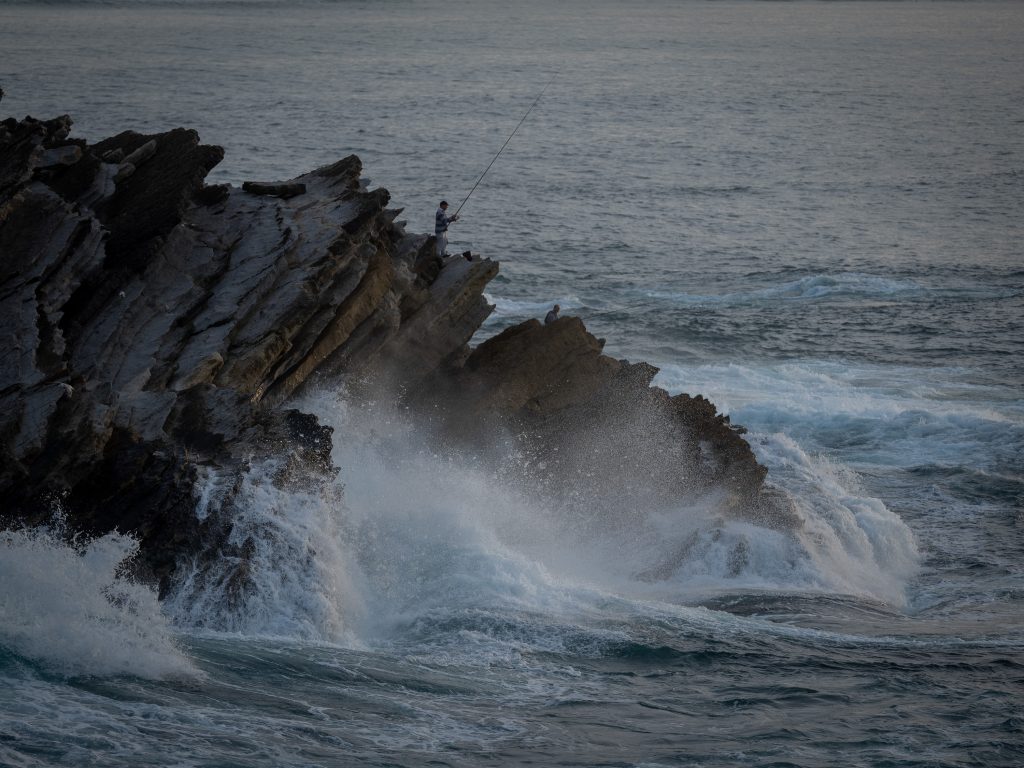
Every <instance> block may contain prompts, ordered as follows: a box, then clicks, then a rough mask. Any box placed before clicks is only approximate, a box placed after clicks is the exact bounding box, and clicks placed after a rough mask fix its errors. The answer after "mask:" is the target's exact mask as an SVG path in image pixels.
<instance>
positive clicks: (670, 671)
mask: <svg viewBox="0 0 1024 768" xmlns="http://www.w3.org/2000/svg"><path fill="white" fill-rule="evenodd" d="M0 51H2V52H3V54H2V55H0V85H2V86H3V88H4V90H5V91H6V92H7V95H6V96H5V98H4V101H3V102H2V103H0V106H2V107H3V112H4V114H5V116H6V115H8V114H14V115H17V116H22V115H24V114H32V115H34V116H37V117H50V116H53V115H56V114H60V113H65V112H67V113H70V114H71V115H72V116H73V117H74V118H75V120H76V132H77V135H79V136H82V137H85V138H88V139H90V140H99V139H101V138H103V137H105V136H107V135H111V134H113V133H116V132H119V131H121V130H124V129H126V128H134V129H136V130H139V131H144V132H149V131H159V130H167V129H169V128H172V127H175V126H178V125H185V126H188V127H194V128H196V129H197V130H198V131H199V132H200V134H201V136H202V137H203V139H204V140H205V141H207V142H209V143H216V144H221V145H223V146H224V147H225V149H226V158H225V160H224V162H223V163H222V165H221V166H220V167H219V168H217V169H215V170H214V172H213V174H212V176H211V178H212V180H214V181H230V182H234V183H240V182H241V181H244V180H247V179H260V180H276V179H281V178H287V177H290V176H294V175H298V174H299V173H301V172H303V171H306V170H308V169H310V168H312V167H315V166H317V165H321V164H324V163H327V162H331V161H333V160H336V159H338V158H339V157H341V156H344V155H346V154H348V153H351V152H355V153H357V154H359V155H360V156H361V157H362V159H363V161H364V167H365V172H366V174H367V176H369V177H370V178H371V179H372V180H373V183H374V184H376V185H381V186H385V187H387V188H388V189H390V190H391V192H392V196H393V201H394V204H395V205H396V206H400V207H404V208H405V212H404V214H403V216H402V218H405V219H407V220H408V227H409V229H410V230H412V231H429V229H430V222H431V216H432V215H433V211H434V209H435V207H436V204H437V201H438V200H439V199H440V198H441V197H445V198H447V199H449V200H451V201H453V202H454V203H455V204H456V205H458V204H460V203H461V202H462V200H463V198H464V196H465V195H466V193H467V192H468V191H469V189H470V188H471V187H472V185H473V183H474V182H475V181H476V179H477V177H478V176H479V174H480V172H481V171H482V170H483V168H484V167H485V166H486V165H487V163H488V162H489V161H490V160H491V158H492V157H493V155H494V153H495V152H496V151H497V150H498V148H499V147H500V146H501V144H502V142H504V141H505V139H506V138H507V137H508V135H509V133H511V131H512V129H513V128H514V127H515V125H516V123H517V122H518V121H519V119H520V118H521V117H522V115H523V114H524V113H525V112H526V110H527V109H528V108H529V106H530V104H531V103H532V102H533V100H534V99H535V98H536V97H537V95H538V94H539V93H540V92H541V90H542V89H543V88H544V86H545V85H547V84H548V83H549V82H550V86H549V87H548V89H547V91H546V92H545V94H544V96H543V97H542V98H541V100H540V101H539V102H538V104H537V107H536V108H535V109H534V111H533V112H532V113H531V114H530V117H529V119H528V120H527V121H526V122H525V123H524V124H523V126H522V128H521V129H520V130H519V132H518V133H517V135H516V137H515V139H514V140H513V141H512V142H511V143H510V144H509V146H508V148H507V149H506V150H505V152H504V153H503V154H502V155H501V157H500V158H499V160H498V162H497V163H495V165H494V167H493V168H492V170H491V171H490V173H489V174H488V175H487V177H486V178H485V179H484V181H483V183H481V185H480V187H479V188H478V189H477V190H476V192H474V194H473V196H472V198H471V199H470V200H469V202H468V203H467V204H466V206H465V209H464V211H463V213H464V216H463V220H462V221H460V222H459V223H458V224H457V225H455V226H454V227H453V229H452V233H451V240H452V246H453V248H455V249H458V250H463V249H465V248H472V249H473V250H474V251H478V252H481V253H483V254H485V255H487V256H491V257H494V258H497V259H499V260H501V262H502V273H501V275H500V276H499V277H498V278H497V279H496V280H495V281H494V282H493V283H492V284H491V286H490V288H489V292H488V295H489V297H490V299H491V300H492V302H493V303H494V304H495V305H496V311H495V313H494V315H492V317H491V319H490V320H489V321H488V322H487V324H486V325H485V326H484V328H483V329H482V330H481V333H480V338H482V337H485V336H487V335H490V334H491V333H493V332H495V331H496V330H498V329H500V328H502V327H504V326H506V325H508V324H511V323H514V322H519V321H520V320H523V319H525V318H527V317H541V316H543V313H544V312H546V311H547V309H548V308H549V307H550V305H551V304H553V303H556V302H557V303H560V304H561V305H562V307H563V314H576V315H579V316H580V317H582V318H584V320H585V321H586V322H587V324H588V327H589V328H590V329H591V330H592V331H593V332H594V333H595V334H596V335H598V336H601V337H605V338H607V340H608V343H607V347H606V351H609V352H610V353H611V354H614V355H616V356H620V357H628V358H630V359H633V360H637V359H645V360H648V361H650V362H652V363H654V364H656V365H658V366H660V367H661V373H660V374H659V377H658V379H657V383H659V384H660V385H661V386H664V387H665V388H667V389H669V390H670V391H673V392H679V391H686V392H691V393H696V392H701V393H704V394H705V395H707V396H708V397H710V398H711V399H712V400H713V401H714V402H715V403H716V404H717V405H718V406H719V408H720V409H723V410H724V411H726V412H728V413H729V414H730V415H731V417H732V419H733V421H734V422H738V423H741V424H744V425H745V426H747V427H748V428H749V429H750V433H749V434H748V437H749V438H750V441H751V444H752V446H753V448H754V450H755V452H756V453H757V455H758V457H759V459H760V460H761V461H762V462H763V463H764V464H766V465H767V466H768V467H769V470H770V478H771V479H772V480H773V482H775V483H776V484H777V485H779V486H781V487H782V488H784V489H785V490H786V491H787V492H788V493H790V494H791V495H792V496H793V498H794V499H795V501H796V503H797V507H798V511H799V514H800V516H801V518H802V520H803V527H802V529H801V530H800V531H799V532H798V533H796V534H785V533H781V532H778V531H774V530H769V529H765V528H760V527H758V526H756V525H753V524H751V523H740V522H735V521H733V522H725V521H722V520H718V519H716V517H715V516H714V514H713V513H712V512H711V508H712V505H711V504H710V503H708V504H707V505H702V504H694V503H692V502H688V503H685V504H684V503H683V502H682V501H680V503H679V504H678V505H677V506H675V507H669V508H665V509H626V510H622V513H623V514H622V515H621V520H619V521H617V522H615V523H614V524H610V523H608V522H607V518H604V519H605V523H602V524H593V523H591V524H589V525H587V524H581V521H580V520H578V519H574V518H572V517H571V516H568V515H567V514H566V513H565V512H564V511H563V510H559V509H557V508H554V507H552V506H550V505H545V504H544V503H543V502H542V501H538V500H537V499H536V498H532V497H528V496H527V495H526V494H524V493H522V492H521V489H519V488H518V487H516V485H515V484H514V483H507V482H502V481H500V480H499V479H497V478H496V477H495V473H494V472H493V468H491V467H488V466H487V465H485V464H483V463H482V462H479V461H475V460H474V459H473V457H465V456H448V455H441V454H438V453H437V451H436V449H435V447H434V446H432V445H431V444H430V441H429V439H427V438H425V437H424V436H422V435H421V434H420V432H419V430H418V428H417V425H415V424H410V423H408V422H407V421H405V420H404V418H403V417H402V415H401V414H396V413H392V412H390V410H389V409H388V408H387V404H376V405H375V406H374V407H359V408H357V407H355V406H353V405H351V404H349V403H347V402H346V401H345V400H344V399H343V398H341V397H339V395H338V393H334V392H323V393H320V394H318V395H316V396H314V397H310V398H309V399H308V401H307V402H305V403H303V405H304V407H306V408H308V409H310V410H312V411H314V412H316V413H317V414H318V415H319V416H320V418H321V419H322V420H324V421H325V422H327V423H330V424H332V425H333V426H335V428H336V434H346V435H349V436H352V437H353V438H354V439H352V440H348V441H346V445H345V446H340V445H339V446H336V448H335V461H336V463H337V464H338V466H340V467H341V468H342V472H341V476H340V478H339V482H340V483H341V484H343V486H344V488H343V501H341V502H339V501H338V499H337V496H336V494H318V493H313V492H310V493H308V494H299V493H293V494H283V493H282V492H280V491H278V490H276V489H274V488H273V487H272V486H271V485H270V484H269V483H267V482H266V476H267V475H268V474H270V472H271V471H272V468H268V467H256V468H254V470H253V472H252V474H251V476H250V477H248V478H247V480H246V486H245V488H244V492H245V493H246V494H248V497H247V498H248V499H249V500H250V502H249V504H248V505H247V507H246V515H245V517H244V519H241V520H240V521H239V524H238V535H239V536H244V535H246V534H250V533H251V534H254V535H257V538H258V539H259V541H260V546H259V549H258V552H257V554H256V560H255V562H256V569H255V573H256V582H257V587H258V588H257V589H256V590H255V591H254V593H253V594H252V595H251V596H250V597H249V599H247V600H246V601H244V602H243V603H241V604H239V603H237V602H232V601H230V600H227V599H226V598H225V596H224V595H223V594H222V593H221V592H220V591H218V589H216V588H215V587H213V586H211V584H210V582H209V581H208V580H204V579H202V578H201V577H200V576H199V575H198V574H197V575H195V577H194V578H183V580H182V582H181V583H180V584H179V585H178V588H177V590H176V591H175V592H174V594H172V596H171V597H170V598H169V599H168V600H167V601H165V602H164V603H162V604H161V603H158V602H157V601H156V599H155V596H154V595H153V594H152V592H150V591H149V590H148V589H146V588H145V587H140V586H138V585H132V584H128V583H124V582H123V581H122V580H120V579H119V578H118V576H117V565H118V563H119V562H120V561H121V560H122V558H124V557H126V556H128V555H130V553H131V550H132V542H130V541H128V540H123V539H119V538H116V537H111V538H107V539H103V540H100V541H99V542H94V543H93V544H91V545H86V544H84V543H83V544H80V545H79V546H78V547H77V548H75V547H68V546H67V545H65V544H62V543H60V542H59V541H58V540H57V539H55V538H54V537H52V536H51V535H49V534H48V533H47V532H45V531H36V532H34V533H31V534H17V535H11V534H8V535H5V536H4V537H2V538H0V545H2V547H3V554H2V556H0V584H2V585H3V590H0V592H2V594H0V679H2V680H3V683H4V685H2V686H0V764H3V765H8V764H9V765H12V766H35V765H69V766H82V765H103V766H108V765H159V766H321V765H322V766H335V765H381V766H384V765H388V766H393V765H402V766H420V765H428V764H431V765H454V766H481V765H525V764H535V765H577V766H592V765H593V766H596V765H616V766H627V765H628V766H660V765H665V766H680V765H685V766H697V765H701V766H735V765H757V766H768V765H774V766H783V765H786V766H794V765H795V766H821V765H844V766H845V765H849V766H883V765H885V766H966V765H979V766H982V765H983V766H1016V765H1020V764H1021V763H1024V721H1022V719H1021V716H1020V714H1019V709H1020V701H1021V693H1022V691H1024V685H1022V683H1024V573H1022V566H1021V563H1022V558H1021V552H1022V549H1024V515H1022V511H1021V510H1022V507H1024V505H1022V500H1024V475H1022V471H1021V467H1022V466H1024V397H1022V392H1021V383H1022V380H1024V376H1022V374H1024V369H1022V362H1021V361H1022V359H1024V356H1022V352H1024V329H1022V318H1024V258H1022V246H1021V242H1022V234H1024V232H1022V229H1024V227H1022V224H1021V222H1022V221H1024V217H1022V216H1021V213H1022V211H1024V106H1022V105H1024V6H1021V5H1020V4H1017V3H988V2H945V3H874V2H855V3H853V2H852V3H840V2H836V3H807V2H793V3H760V2H706V3H705V2H700V3H698V2H668V1H667V0H658V1H654V0H652V1H651V2H638V3H629V4H626V3H612V2H589V3H584V2H582V0H572V1H570V2H566V3H562V4H559V5H557V6H556V7H553V8H552V7H549V6H548V5H547V4H543V3H532V2H526V3H516V4H509V3H491V2H473V3H470V2H462V3H459V2H452V3H444V4H442V3H439V2H434V1H433V0H428V1H426V2H388V3H381V2H336V3H332V2H323V3H313V2H300V3H285V2H273V1H268V2H244V1H243V2H229V3H218V2H203V1H202V0H194V1H193V2H178V3H173V2H168V3H151V2H135V3H132V2H114V3H13V4H3V5H0ZM28 61H33V62H37V63H36V64H34V65H32V66H29V65H27V62H28ZM207 482H208V483H210V484H211V487H215V485H216V482H217V478H209V479H208V480H207ZM680 553H682V554H680ZM666 562H669V563H671V567H670V568H668V569H667V570H665V571H664V572H665V574H666V578H665V579H664V580H657V581H650V580H648V579H647V578H644V577H643V574H645V573H647V572H649V571H650V569H651V568H652V567H656V566H664V564H665V563H666ZM663 570H664V569H663ZM184 571H185V572H186V573H187V569H184Z"/></svg>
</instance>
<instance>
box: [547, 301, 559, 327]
mask: <svg viewBox="0 0 1024 768" xmlns="http://www.w3.org/2000/svg"><path fill="white" fill-rule="evenodd" d="M561 309H562V308H561V307H560V306H558V305H557V304H555V306H553V307H552V308H551V311H550V312H548V313H547V315H545V316H544V325H551V324H552V323H553V322H555V320H557V319H558V312H559V310H561Z"/></svg>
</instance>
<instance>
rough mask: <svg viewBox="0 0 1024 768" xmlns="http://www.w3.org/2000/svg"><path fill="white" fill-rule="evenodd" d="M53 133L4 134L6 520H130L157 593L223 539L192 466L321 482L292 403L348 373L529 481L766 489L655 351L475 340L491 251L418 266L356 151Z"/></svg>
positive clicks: (87, 526) (0, 379)
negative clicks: (229, 154)
mask: <svg viewBox="0 0 1024 768" xmlns="http://www.w3.org/2000/svg"><path fill="white" fill-rule="evenodd" d="M70 128H71V121H70V119H69V118H68V117H66V116H64V117H60V118H57V119H54V120H47V121H38V120H33V119H31V118H26V119H25V120H22V121H17V120H13V119H10V120H6V121H4V122H3V123H2V124H0V328H2V331H0V334H2V335H0V359H2V360H3V364H2V366H0V457H2V465H0V493H2V494H3V498H4V499H5V505H4V510H3V511H2V512H0V514H2V515H3V516H4V521H6V523H7V524H13V523H28V524H34V523H38V522H41V521H43V520H45V519H47V518H48V517H49V516H50V515H51V514H52V513H53V511H54V509H55V507H60V508H62V509H63V510H64V511H65V513H66V515H67V517H68V520H69V523H70V524H71V526H72V528H73V529H76V530H82V531H85V532H87V533H89V534H97V533H103V532H106V531H109V530H112V529H114V528H117V529H119V530H121V531H122V532H129V533H133V534H135V535H137V536H138V537H139V538H140V540H141V542H142V552H143V561H144V562H143V565H144V570H145V571H146V572H147V573H150V574H152V575H153V576H155V577H156V578H158V579H159V580H161V583H162V584H163V585H164V586H166V584H167V583H168V579H169V577H170V576H171V575H172V573H173V571H174V568H175V565H176V562H178V560H179V558H180V557H181V556H182V555H196V554H197V553H200V552H214V551H216V549H217V547H218V546H220V547H224V546H227V545H226V543H225V542H226V540H227V539H226V536H227V532H228V531H230V526H231V520H230V511H229V510H230V505H226V506H224V507H223V509H224V510H226V511H225V512H224V513H223V514H221V515H218V516H205V517H203V519H200V517H201V516H200V515H197V514H196V509H197V506H198V505H199V504H200V499H199V498H198V496H197V493H198V492H197V490H196V489H197V479H198V478H199V477H201V476H202V475H203V473H204V472H206V471H208V470H209V469H211V468H215V469H216V470H217V471H218V472H220V473H221V474H226V475H227V476H230V475H231V473H233V472H234V473H241V472H243V471H244V469H245V467H246V466H248V465H249V464H250V463H251V462H252V461H254V460H258V459H260V458H267V457H274V458H276V459H279V460H280V461H281V466H282V470H281V474H280V478H279V481H280V482H281V483H288V482H306V481H307V480H309V479H316V478H323V477H329V476H330V475H331V474H332V473H333V472H335V471H336V470H335V468H334V467H332V466H331V459H330V447H331V439H332V435H331V434H330V430H329V429H327V428H324V427H321V426H320V425H319V424H318V423H317V422H316V419H315V418H313V417H312V416H309V415H307V414H303V413H300V412H299V411H297V410H295V409H294V408H291V407H289V401H290V399H291V398H292V397H293V395H295V394H296V393H298V392H300V391H301V390H303V388H305V387H308V386H310V385H311V384H312V383H314V382H320V383H327V384H334V383H335V382H338V381H340V380H342V379H346V380H348V381H355V380H359V381H361V382H364V383H366V385H367V386H370V387H383V386H385V384H386V385H387V386H388V388H389V389H388V391H392V392H395V393H404V394H403V395H402V396H404V397H405V398H406V399H407V400H408V401H409V403H410V404H413V405H417V406H419V407H421V408H422V409H423V411H424V412H425V413H433V414H440V415H439V416H437V418H439V419H440V423H439V427H440V428H442V429H443V430H445V431H446V432H447V433H448V434H450V435H451V436H452V438H453V439H456V440H464V441H469V442H473V441H479V440H480V439H481V431H482V430H481V427H484V428H494V429H502V430H506V431H507V432H509V433H510V434H512V435H513V436H514V439H515V440H516V441H518V442H519V443H520V444H521V445H522V446H524V448H525V449H527V450H530V451H532V452H534V453H536V454H538V455H546V456H548V458H549V461H548V462H545V465H546V466H547V467H549V470H548V471H547V472H546V474H545V476H544V478H539V480H538V481H539V482H540V483H541V485H544V484H547V485H550V486H551V487H554V486H555V485H556V484H557V483H556V482H555V480H556V479H558V478H560V479H561V480H566V479H567V478H578V479H579V480H580V481H581V482H582V479H583V478H584V477H585V476H593V475H594V473H595V471H596V472H597V473H598V474H599V475H600V476H602V477H606V478H613V477H614V478H615V480H616V481H626V488H627V489H628V490H629V492H630V493H631V494H633V495H634V496H637V495H640V496H648V495H651V494H671V493H677V492H680V491H685V492H689V493H699V492H703V491H706V490H707V489H709V488H711V487H712V486H714V487H720V488H724V489H726V490H727V492H728V495H729V497H730V501H729V502H728V503H727V504H726V506H727V507H730V508H734V509H740V508H753V506H756V504H755V503H754V502H757V501H758V499H760V498H761V497H762V496H763V494H762V492H761V488H762V481H763V479H764V470H763V468H761V467H760V466H758V464H757V462H756V461H755V459H754V457H753V454H752V453H751V452H750V449H749V446H747V444H746V443H745V442H744V441H743V439H742V438H741V437H740V436H739V433H738V431H737V430H734V429H732V428H731V427H730V425H729V424H728V421H727V419H725V418H723V417H721V416H719V415H717V414H716V412H715V408H714V407H713V406H712V405H711V404H710V403H708V402H707V401H706V400H703V399H701V398H699V397H698V398H689V397H688V396H685V395H681V396H679V397H675V398H671V397H669V396H668V395H667V394H666V393H665V392H663V391H662V390H659V389H656V388H651V387H650V386H649V385H650V381H651V378H652V376H653V375H654V372H655V370H654V369H653V368H652V367H651V366H648V365H645V364H642V363H641V364H636V365H632V364H629V363H627V362H625V361H617V360H613V359H611V358H609V357H607V356H604V355H602V354H601V348H602V342H599V341H598V340H596V339H595V338H594V337H593V336H591V335H590V334H589V333H587V332H586V329H585V328H584V327H583V324H582V322H580V321H579V320H578V319H575V318H565V319H563V320H559V321H558V322H556V323H554V324H552V325H550V326H541V325H540V324H539V323H537V322H536V321H529V322H527V323H524V324H522V325H520V326H517V327H515V328H510V329H508V330H507V331H505V332H504V333H502V334H500V335H498V336H497V337H495V338H493V339H491V340H489V341H487V342H486V343H484V344H481V345H480V346H479V347H477V348H476V349H474V350H470V349H469V348H468V346H467V344H468V342H469V339H470V338H471V337H472V335H473V334H474V333H475V331H476V330H477V329H478V328H479V326H480V324H481V323H482V322H483V320H484V319H485V318H486V317H487V315H488V314H489V312H490V309H491V308H490V307H489V306H488V305H487V302H486V301H485V299H484V298H483V290H484V288H485V286H486V285H487V283H488V281H489V280H490V279H492V278H493V277H494V276H495V275H496V274H497V271H498V265H497V263H495V262H493V261H489V260H487V259H480V258H474V259H473V260H472V261H468V260H465V259H463V258H455V259H448V260H446V261H444V262H442V261H441V260H440V259H438V258H437V257H436V256H435V255H434V254H433V239H432V238H430V237H428V236H424V235H414V234H409V233H407V232H406V231H405V229H404V227H403V226H402V224H401V223H400V222H397V221H396V217H397V216H398V214H399V213H400V212H399V211H397V210H394V209H389V208H388V207H387V206H388V201H389V196H388V193H387V192H386V191H385V190H383V189H368V188H367V186H366V185H365V184H364V183H363V182H362V181H361V180H360V173H361V170H362V169H361V164H360V161H359V160H358V158H356V157H354V156H353V157H347V158H344V159H343V160H340V161H339V162H337V163H334V164H333V165H329V166H326V167H324V168H320V169H317V170H315V171H313V172H311V173H307V174H305V175H303V176H300V177H298V178H296V179H292V180H288V181H287V182H282V183H269V184H268V183H263V184H247V185H245V188H243V189H237V188H234V187H230V186H223V185H220V186H208V185H206V184H205V183H204V179H205V177H206V174H207V173H208V172H209V170H210V169H211V168H212V167H213V166H214V165H216V164H217V163H218V162H219V161H220V159H221V157H222V154H223V152H222V150H221V149H220V148H218V147H211V146H205V145H203V144H201V143H200V142H199V137H198V136H197V135H196V133H195V132H194V131H189V130H184V129H176V130H173V131H169V132H167V133H162V134H158V135H149V136H146V135H140V134H137V133H133V132H130V131H129V132H125V133H121V134H119V135H117V136H114V137H112V138H109V139H106V140H104V141H101V142H99V143H98V144H93V145H89V144H87V143H86V142H85V141H83V140H81V139H73V138H70V137H69V133H70ZM396 396H398V395H396ZM453 397H457V398H458V402H459V408H458V409H457V411H456V410H453V409H451V408H449V407H448V406H447V405H446V404H447V403H450V402H452V398H453ZM610 436H614V437H610ZM606 485H607V487H603V486H601V485H600V484H598V485H596V486H595V488H596V489H597V490H599V491H600V492H609V493H610V492H611V487H612V486H611V482H610V481H609V483H607V484H606ZM564 486H565V483H564V482H563V483H561V485H560V486H559V487H564ZM617 487H621V482H620V486H617Z"/></svg>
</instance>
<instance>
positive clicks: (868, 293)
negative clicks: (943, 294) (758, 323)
mask: <svg viewBox="0 0 1024 768" xmlns="http://www.w3.org/2000/svg"><path fill="white" fill-rule="evenodd" d="M925 292H926V289H925V288H923V287H922V286H921V285H919V284H918V283H916V282H914V281H913V280H898V279H893V278H890V277H880V276H878V275H866V274H860V273H854V272H850V273H837V274H828V275H809V276H807V277H801V278H799V279H798V280H790V281H787V282H785V283H780V284H778V285H766V286H764V287H763V288H757V289H754V290H750V291H742V292H736V293H724V294H693V293H683V292H671V291H648V292H647V293H646V295H647V296H648V297H650V298H653V299H664V300H669V301H673V302H677V303H683V304H705V305H706V304H726V305H730V304H747V303H751V302H759V301H808V300H814V299H821V298H825V297H844V296H850V297H858V298H870V297H879V298H889V297H897V296H901V297H905V296H910V295H914V294H923V293H925Z"/></svg>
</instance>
